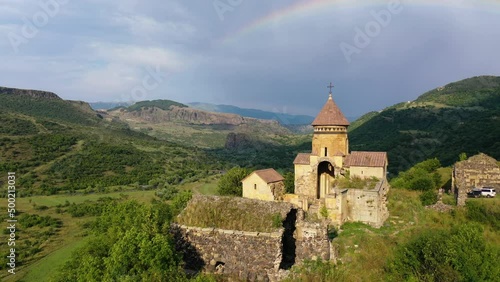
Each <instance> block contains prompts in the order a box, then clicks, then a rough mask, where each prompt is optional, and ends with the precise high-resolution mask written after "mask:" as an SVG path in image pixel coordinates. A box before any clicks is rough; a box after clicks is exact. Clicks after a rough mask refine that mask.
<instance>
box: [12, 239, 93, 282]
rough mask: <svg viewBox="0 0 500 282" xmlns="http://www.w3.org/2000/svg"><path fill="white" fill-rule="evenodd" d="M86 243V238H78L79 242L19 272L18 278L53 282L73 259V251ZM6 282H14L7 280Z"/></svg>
mask: <svg viewBox="0 0 500 282" xmlns="http://www.w3.org/2000/svg"><path fill="white" fill-rule="evenodd" d="M85 242H86V238H81V237H80V238H77V240H75V241H73V242H71V243H68V244H67V245H65V246H62V247H61V248H60V249H57V250H55V251H54V252H52V253H50V254H48V255H47V256H45V257H44V258H42V259H40V260H38V261H36V262H35V263H33V264H31V265H29V266H28V267H26V268H25V269H23V270H22V271H21V272H19V273H18V274H16V275H18V277H17V278H19V276H21V277H22V281H25V282H31V281H33V282H43V281H51V280H50V278H51V277H52V276H53V274H55V273H56V270H57V269H59V268H60V267H62V266H63V265H64V263H65V262H66V261H67V260H69V259H70V258H71V254H72V253H73V251H75V250H76V249H78V248H79V247H82V246H83V245H84V244H85ZM48 269H50V270H52V271H51V272H52V273H47V270H48ZM23 275H24V276H23ZM5 281H14V280H9V279H6V280H5Z"/></svg>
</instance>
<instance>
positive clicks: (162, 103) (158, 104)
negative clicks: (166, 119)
mask: <svg viewBox="0 0 500 282" xmlns="http://www.w3.org/2000/svg"><path fill="white" fill-rule="evenodd" d="M172 106H176V107H180V108H187V107H188V106H186V105H184V104H181V103H178V102H175V101H171V100H152V101H141V102H137V103H135V104H133V105H131V106H128V107H127V108H126V109H127V110H128V111H140V110H141V109H142V108H152V107H155V108H159V109H162V110H165V111H167V110H169V109H170V107H172Z"/></svg>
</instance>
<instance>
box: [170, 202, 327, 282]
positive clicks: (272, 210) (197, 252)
mask: <svg viewBox="0 0 500 282" xmlns="http://www.w3.org/2000/svg"><path fill="white" fill-rule="evenodd" d="M220 203H223V205H224V207H225V209H226V210H230V214H228V212H226V211H222V210H220V206H221V204H220ZM200 207H202V208H200ZM207 210H210V211H214V213H216V214H217V215H218V216H219V218H212V219H211V221H207V215H206V211H207ZM215 211H217V212H215ZM241 214H247V215H249V216H250V217H251V218H255V219H258V220H260V219H266V218H269V215H273V214H279V215H280V216H281V218H282V219H284V220H283V223H282V226H277V227H276V228H274V229H272V230H264V231H262V230H260V231H259V230H258V229H259V228H255V226H253V228H254V229H252V230H248V227H247V226H248V225H245V224H243V225H241V226H240V227H241V228H240V227H235V226H234V225H229V223H230V222H231V221H239V220H240V215H241ZM193 218H197V219H198V220H195V221H193V220H192V219H193ZM176 221H177V223H175V224H173V225H172V226H171V230H170V231H171V233H172V234H173V236H174V239H175V244H176V248H177V250H178V251H180V252H181V253H182V254H183V260H184V262H185V263H186V268H187V269H188V270H191V271H195V272H199V271H207V272H211V273H220V274H225V275H227V278H237V279H241V280H243V281H279V280H281V279H280V278H281V277H282V276H283V275H284V274H285V273H286V272H285V271H284V270H287V269H290V268H291V267H292V266H293V265H295V264H297V263H300V262H302V261H303V260H306V259H309V260H310V259H322V260H330V259H332V258H333V257H332V256H333V255H334V253H335V252H334V251H333V249H334V247H333V246H332V244H331V242H330V240H329V239H328V234H327V229H326V227H325V226H324V225H323V224H321V223H318V222H308V221H306V220H305V218H304V212H303V211H302V210H300V209H297V208H296V207H294V206H293V205H292V204H290V203H285V202H274V201H273V202H270V201H261V200H254V199H245V198H238V197H218V196H200V195H198V196H194V197H193V199H191V201H190V202H189V203H188V205H187V207H186V209H185V210H183V211H182V213H181V214H180V215H179V216H178V217H177V219H176ZM265 221H266V220H263V222H264V223H265ZM195 222H197V223H195ZM200 222H204V224H200ZM237 281H240V280H237Z"/></svg>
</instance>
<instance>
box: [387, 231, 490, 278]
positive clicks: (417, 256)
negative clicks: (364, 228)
mask: <svg viewBox="0 0 500 282" xmlns="http://www.w3.org/2000/svg"><path fill="white" fill-rule="evenodd" d="M486 242H487V240H485V238H484V235H483V229H482V227H481V226H479V225H476V224H465V225H460V226H458V227H456V228H453V229H451V230H435V229H428V230H425V231H424V232H423V233H421V234H419V235H417V236H416V237H414V238H413V239H412V240H410V241H409V242H408V243H406V244H403V245H400V246H399V247H398V249H397V250H396V255H395V257H394V258H393V259H391V260H390V261H389V262H388V265H387V268H386V269H387V271H388V272H389V275H390V276H391V278H392V279H391V280H393V281H497V278H498V277H499V275H500V265H499V264H500V255H499V253H500V252H499V251H500V250H499V248H498V247H497V246H495V245H493V244H491V245H488V244H486ZM495 277H497V278H495Z"/></svg>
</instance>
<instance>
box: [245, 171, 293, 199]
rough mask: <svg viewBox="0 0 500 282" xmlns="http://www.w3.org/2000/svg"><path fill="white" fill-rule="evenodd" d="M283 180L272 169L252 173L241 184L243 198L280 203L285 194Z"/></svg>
mask: <svg viewBox="0 0 500 282" xmlns="http://www.w3.org/2000/svg"><path fill="white" fill-rule="evenodd" d="M283 181H284V178H283V176H281V174H279V173H278V172H277V171H276V170H274V169H272V168H268V169H261V170H256V171H254V172H252V173H251V174H250V175H248V176H247V177H245V178H244V179H243V180H242V181H241V182H242V184H243V197H244V198H249V199H257V200H264V201H282V200H283V195H284V194H285V184H284V182H283Z"/></svg>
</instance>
